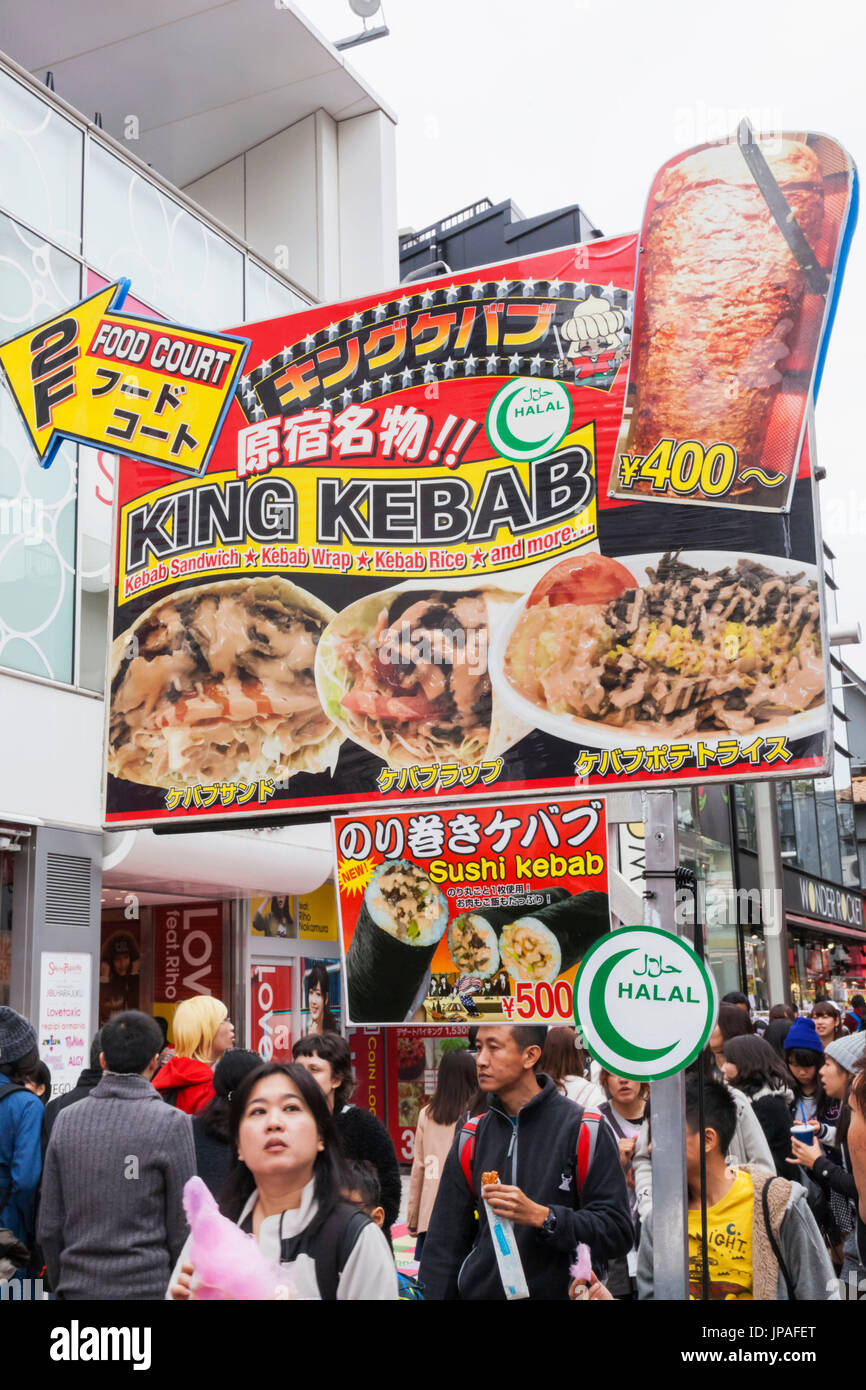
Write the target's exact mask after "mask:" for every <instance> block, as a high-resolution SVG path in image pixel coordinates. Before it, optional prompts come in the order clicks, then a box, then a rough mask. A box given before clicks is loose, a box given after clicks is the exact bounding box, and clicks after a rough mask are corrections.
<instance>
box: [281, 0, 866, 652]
mask: <svg viewBox="0 0 866 1390" xmlns="http://www.w3.org/2000/svg"><path fill="white" fill-rule="evenodd" d="M299 3H300V5H301V8H303V9H304V11H305V13H306V14H307V15H308V16H309V18H310V19H311V20H312V21H313V23H314V24H315V25H316V26H317V27H318V28H319V29H320V30H321V32H322V33H323V34H324V35H325V37H326V38H329V39H332V40H333V39H336V38H340V37H343V36H345V35H348V34H352V33H355V32H357V30H359V29H360V28H361V24H362V22H361V20H360V19H358V18H357V16H355V15H354V14H353V13H352V12H351V10H350V9H349V4H348V0H299ZM384 14H385V18H386V20H387V23H388V26H389V28H390V30H391V34H390V37H388V38H384V39H379V40H377V41H376V42H374V43H370V44H366V45H364V46H362V47H359V48H356V49H353V50H351V51H350V52H348V53H347V54H346V58H347V60H348V62H349V63H350V64H351V65H352V66H353V67H355V68H356V69H357V70H358V72H360V73H361V74H362V75H363V77H364V78H365V79H366V80H367V81H368V82H369V83H370V85H371V86H372V87H373V88H374V90H375V91H376V93H377V94H378V96H379V97H380V98H381V99H382V100H383V101H384V102H385V103H386V104H387V105H388V106H390V107H391V108H392V110H393V111H394V112H395V113H396V115H397V117H398V122H399V123H398V127H397V200H398V221H399V225H400V227H401V228H403V227H409V226H412V227H416V228H420V227H423V226H425V225H426V224H427V223H429V222H435V221H436V220H438V219H439V218H440V217H445V216H447V215H448V214H449V213H451V212H455V211H457V209H459V208H461V207H463V206H465V205H466V204H468V203H472V202H475V201H476V200H477V199H478V198H483V197H490V198H492V199H493V201H494V202H499V201H501V200H502V199H504V198H512V199H513V200H514V202H515V203H516V204H517V205H518V207H519V208H520V209H521V211H522V212H523V213H525V214H526V216H528V217H532V216H534V215H536V214H537V213H541V212H546V211H548V210H549V209H551V208H555V207H562V206H565V205H567V204H569V203H580V205H581V207H583V208H584V210H585V211H586V213H587V214H588V216H589V217H590V218H591V219H592V220H593V221H594V222H595V224H596V225H597V226H599V227H601V228H602V230H603V231H604V233H605V235H607V236H613V235H616V234H617V233H620V232H629V231H633V230H636V229H637V227H638V226H639V225H640V220H641V215H642V211H643V205H644V199H645V196H646V192H647V189H648V187H649V184H650V181H651V179H652V176H653V174H654V172H655V170H656V169H657V168H658V167H659V166H660V165H661V164H663V163H664V162H665V160H667V159H669V158H670V156H671V155H672V154H674V153H676V152H677V151H678V150H682V149H686V148H688V147H689V146H691V145H697V144H700V143H702V142H703V141H704V140H708V139H709V140H712V139H718V138H720V137H721V136H722V135H723V134H725V133H727V132H729V131H733V129H734V127H735V126H736V123H737V121H738V120H739V118H740V117H741V116H742V115H743V114H746V115H749V116H750V117H751V119H752V122H753V124H754V125H755V126H756V127H760V128H763V129H773V130H804V129H809V130H818V131H824V132H826V133H827V134H829V135H833V136H834V137H835V138H836V139H838V140H839V141H840V142H841V143H842V144H843V145H845V147H846V148H847V149H848V150H849V151H850V153H851V154H852V155H853V157H854V159H855V160H856V161H857V162H858V163H859V164H860V165H861V167H863V164H864V161H866V98H864V56H866V20H864V11H863V9H862V7H861V6H860V5H858V4H857V3H855V0H849V2H848V3H844V0H823V3H821V4H816V3H814V0H810V2H809V3H804V2H803V0H785V3H779V0H775V2H774V0H765V2H764V3H763V4H758V3H756V0H728V2H727V3H726V4H724V5H718V4H713V5H705V6H698V5H695V4H694V3H690V2H689V0H653V3H651V4H650V3H646V0H619V3H610V0H533V3H531V4H530V3H521V0H498V2H494V0H384ZM380 22H381V16H377V17H376V18H375V19H373V20H371V21H370V23H371V24H378V23H380ZM864 313H866V230H864V228H863V227H861V228H860V229H859V231H858V232H857V233H855V238H854V245H853V248H852V251H851V256H850V259H849V262H848V268H847V271H846V275H845V281H844V284H843V287H842V294H841V299H840V303H839V310H838V314H837V318H836V325H835V328H834V332H833V338H832V341H831V344H830V349H829V353H828V358H827V365H826V370H825V373H824V380H823V383H822V387H821V394H820V396H819V399H818V405H817V412H816V422H817V433H818V455H819V459H820V461H821V463H822V464H823V465H824V467H825V468H826V469H827V480H826V481H825V482H824V483H822V484H821V504H822V516H823V527H824V539H825V540H826V542H827V544H828V545H829V546H830V547H831V549H832V550H834V551H835V552H836V554H837V557H838V559H837V578H838V580H839V583H840V586H841V587H840V592H839V618H840V621H846V622H852V621H855V620H856V621H859V622H860V623H861V625H862V626H863V628H864V630H866V553H864V552H866V476H864V475H866V462H864V458H863V455H861V449H863V448H864V443H866V441H864V438H863V436H861V435H860V425H859V424H858V421H860V413H859V412H860V411H861V410H862V409H863V398H864V394H866V382H864V365H866V364H864V352H863V343H862V327H861V324H860V318H861V317H862V316H863V315H864ZM861 423H862V421H861ZM864 452H866V450H864ZM842 655H843V656H844V657H845V658H846V659H847V660H849V661H850V662H851V664H852V665H854V666H855V667H856V668H857V669H858V670H859V671H860V672H861V673H862V674H864V675H866V646H864V645H863V644H861V645H860V646H859V647H857V648H854V647H848V648H846V649H845V651H844V652H842Z"/></svg>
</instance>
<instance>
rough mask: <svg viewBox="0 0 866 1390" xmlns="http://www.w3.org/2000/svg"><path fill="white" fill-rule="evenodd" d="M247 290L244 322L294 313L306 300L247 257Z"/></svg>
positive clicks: (305, 304) (301, 307) (303, 306)
mask: <svg viewBox="0 0 866 1390" xmlns="http://www.w3.org/2000/svg"><path fill="white" fill-rule="evenodd" d="M246 284H247V291H246V303H245V306H244V322H245V323H257V322H258V321H259V320H260V319H275V318H279V317H280V316H281V315H282V314H296V313H298V311H299V310H301V309H306V308H307V307H308V306H307V302H306V300H304V299H302V298H301V296H300V295H299V294H295V292H294V291H293V290H290V289H289V287H288V286H287V285H284V284H283V282H282V280H278V279H277V278H276V276H275V275H269V274H268V272H267V271H266V270H263V269H262V267H261V266H260V265H257V264H256V262H255V261H251V260H250V259H249V257H248V258H247V281H246Z"/></svg>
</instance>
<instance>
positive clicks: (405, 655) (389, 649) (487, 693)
mask: <svg viewBox="0 0 866 1390" xmlns="http://www.w3.org/2000/svg"><path fill="white" fill-rule="evenodd" d="M513 601H514V595H513V594H508V593H505V592H502V591H499V590H496V589H483V588H477V589H468V590H459V589H447V588H443V589H429V588H423V587H417V586H413V585H411V584H409V585H405V586H403V587H400V588H397V589H391V590H387V591H386V592H384V593H379V594H371V595H369V596H368V597H367V598H364V599H360V600H359V601H358V602H356V603H353V604H351V605H350V606H349V607H348V608H346V609H344V610H343V612H342V613H340V614H339V615H338V617H337V618H336V619H335V620H334V621H333V622H332V623H331V624H330V625H329V627H328V628H327V630H326V632H325V634H324V637H323V639H322V641H321V642H320V644H319V650H318V653H317V657H316V681H317V684H318V688H319V694H320V696H321V700H322V704H323V706H324V708H325V710H326V712H327V714H328V715H329V716H330V718H331V719H333V720H334V722H335V723H336V724H337V725H339V727H340V728H341V729H342V730H343V731H344V733H345V734H347V735H348V736H349V737H350V738H352V739H354V741H355V742H356V743H359V744H360V745H361V747H363V748H366V749H368V750H369V751H370V752H372V753H374V754H376V755H377V756H378V757H381V758H382V759H383V760H384V761H385V762H386V763H387V764H388V765H389V766H390V767H411V766H412V765H413V764H417V763H433V762H457V763H459V764H460V765H461V766H467V765H470V764H472V763H477V762H480V761H481V760H482V759H484V758H489V757H495V756H497V754H499V753H502V752H504V751H505V749H506V748H507V747H509V746H510V744H512V743H514V742H516V740H517V739H518V738H522V737H523V735H524V734H526V733H528V732H529V729H528V727H527V726H525V725H523V724H522V723H520V722H519V721H518V720H516V719H515V718H514V717H513V716H512V715H510V714H509V713H508V711H507V710H506V709H504V707H503V706H502V705H501V703H500V702H499V701H498V700H497V698H496V696H495V695H494V693H493V691H492V689H491V685H490V677H489V674H488V669H487V656H488V644H489V640H490V632H491V630H492V629H493V627H494V625H495V624H496V623H497V622H501V620H502V618H503V616H504V614H505V613H506V612H507V611H508V610H509V609H510V606H511V604H512V603H513Z"/></svg>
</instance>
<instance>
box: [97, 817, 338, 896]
mask: <svg viewBox="0 0 866 1390" xmlns="http://www.w3.org/2000/svg"><path fill="white" fill-rule="evenodd" d="M330 837H331V829H330V826H329V825H326V824H323V825H298V826H281V827H279V829H276V830H220V831H202V832H201V833H199V834H195V835H154V833H153V831H152V830H127V831H124V832H122V833H120V834H106V835H104V836H103V858H102V881H103V883H104V884H108V885H109V886H111V887H118V888H126V889H130V890H133V891H134V890H135V889H140V890H145V889H149V890H151V891H153V892H170V893H180V894H183V895H184V896H191V897H202V898H235V897H237V898H248V897H252V896H257V895H259V894H262V895H268V894H271V893H289V894H291V893H310V892H312V891H313V889H314V888H318V887H320V886H321V884H323V883H324V882H325V880H326V879H327V878H328V876H329V874H330V873H331V868H332V855H331V848H330Z"/></svg>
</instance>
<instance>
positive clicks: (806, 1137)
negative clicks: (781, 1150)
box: [791, 1124, 815, 1148]
mask: <svg viewBox="0 0 866 1390" xmlns="http://www.w3.org/2000/svg"><path fill="white" fill-rule="evenodd" d="M791 1138H792V1139H799V1141H800V1143H801V1144H807V1145H808V1146H809V1147H810V1148H811V1145H812V1141H813V1140H814V1138H815V1131H814V1130H813V1128H812V1126H811V1125H802V1124H801V1125H791Z"/></svg>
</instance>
